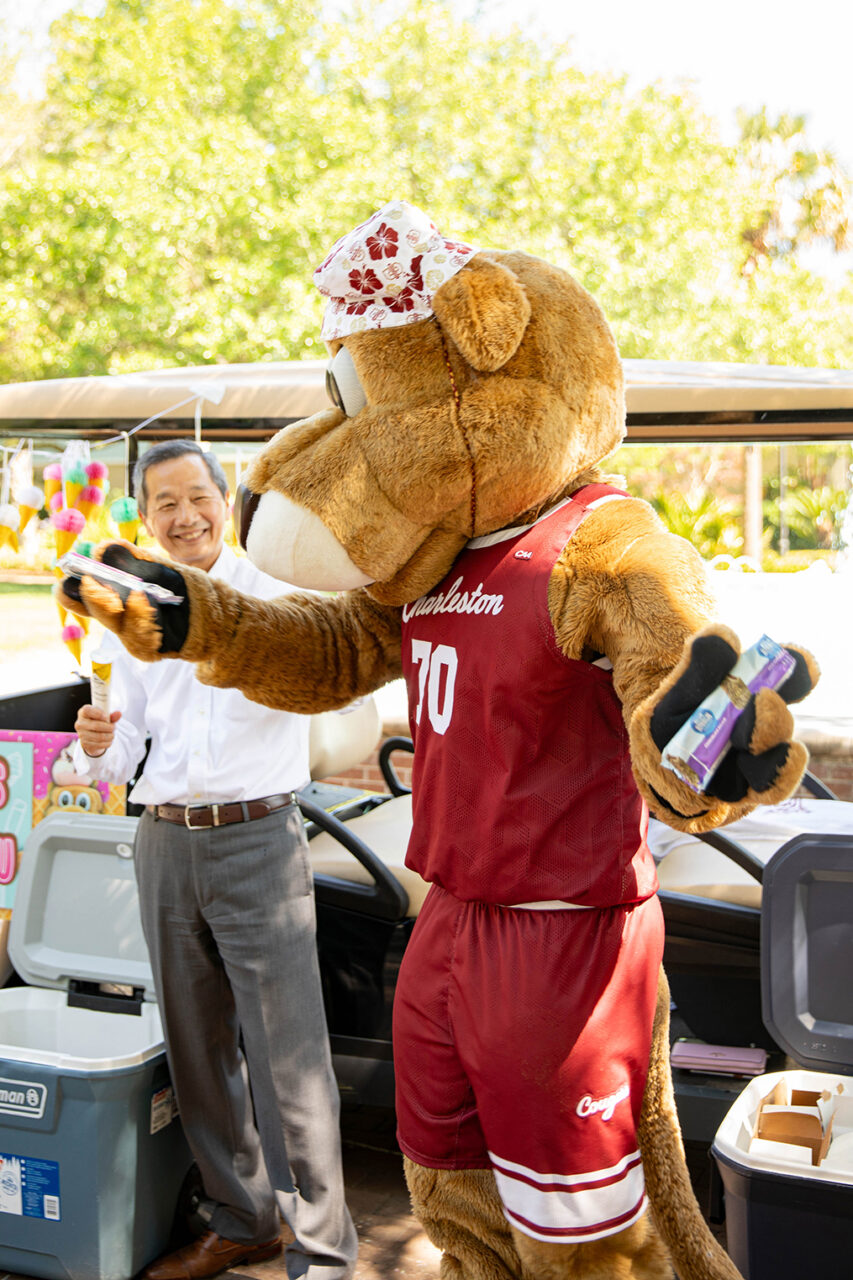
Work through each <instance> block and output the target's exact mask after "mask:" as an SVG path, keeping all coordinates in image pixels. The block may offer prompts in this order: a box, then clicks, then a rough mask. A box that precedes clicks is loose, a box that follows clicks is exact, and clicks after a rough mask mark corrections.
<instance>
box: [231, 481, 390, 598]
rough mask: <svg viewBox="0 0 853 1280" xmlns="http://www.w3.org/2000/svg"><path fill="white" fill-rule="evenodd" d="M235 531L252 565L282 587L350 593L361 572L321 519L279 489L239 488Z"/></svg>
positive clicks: (360, 582)
mask: <svg viewBox="0 0 853 1280" xmlns="http://www.w3.org/2000/svg"><path fill="white" fill-rule="evenodd" d="M234 527H235V529H236V530H237V536H238V537H239V539H240V545H241V546H242V547H243V548H244V549H245V551H246V553H247V555H248V557H249V559H250V560H251V561H252V563H253V564H255V565H257V567H258V568H259V569H262V570H263V572H264V573H268V574H269V575H270V576H271V577H273V578H278V579H279V581H281V582H288V583H290V584H291V585H292V586H294V587H307V588H312V589H314V590H316V591H352V590H353V589H354V588H356V587H366V586H369V585H370V583H371V582H373V578H371V577H369V576H368V575H367V574H365V573H363V572H362V571H361V569H359V568H358V566H357V565H355V564H353V562H352V560H351V559H350V558H349V556H348V555H347V553H346V551H345V550H344V548H343V547H342V545H341V544H340V542H339V541H338V539H337V538H336V537H335V535H334V534H333V533H332V532H331V530H329V529H328V528H327V527H326V525H325V524H324V523H323V521H322V520H321V519H320V517H319V516H316V515H314V513H313V512H312V511H309V510H308V509H307V508H306V507H301V506H299V504H298V503H296V502H292V501H291V500H290V498H286V497H285V496H284V494H282V493H277V492H276V491H275V490H268V491H267V492H266V493H255V492H254V491H253V490H252V489H250V488H249V487H248V485H244V484H241V485H240V486H239V487H238V489H237V497H236V500H235V503H234Z"/></svg>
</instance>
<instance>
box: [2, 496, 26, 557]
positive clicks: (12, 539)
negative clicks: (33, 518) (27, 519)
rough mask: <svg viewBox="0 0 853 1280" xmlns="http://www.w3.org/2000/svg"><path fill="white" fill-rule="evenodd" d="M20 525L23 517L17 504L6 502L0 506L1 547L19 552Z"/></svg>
mask: <svg viewBox="0 0 853 1280" xmlns="http://www.w3.org/2000/svg"><path fill="white" fill-rule="evenodd" d="M20 525H21V517H20V515H19V514H18V508H17V507H16V506H15V504H14V503H13V502H4V503H3V504H2V505H0V547H11V548H12V550H13V551H17V550H18V530H19V528H20Z"/></svg>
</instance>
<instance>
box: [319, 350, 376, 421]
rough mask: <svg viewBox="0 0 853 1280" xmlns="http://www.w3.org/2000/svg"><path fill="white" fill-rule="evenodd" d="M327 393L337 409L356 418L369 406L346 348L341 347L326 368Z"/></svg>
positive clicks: (349, 416)
mask: <svg viewBox="0 0 853 1280" xmlns="http://www.w3.org/2000/svg"><path fill="white" fill-rule="evenodd" d="M326 393H327V394H328V397H329V399H330V400H331V402H332V404H333V405H334V406H335V408H336V409H340V411H341V413H345V414H346V415H347V417H348V418H354V417H355V415H356V414H357V413H361V411H362V409H363V408H364V406H365V405H366V404H367V396H366V395H365V394H364V390H363V388H362V385H361V383H360V382H359V380H358V374H357V373H356V371H355V365H354V364H353V359H352V356H351V355H350V353H349V352H348V351H347V349H346V347H341V349H340V351H339V352H338V353H337V355H336V356H335V358H334V359H333V360H330V361H329V363H328V365H327V366H326Z"/></svg>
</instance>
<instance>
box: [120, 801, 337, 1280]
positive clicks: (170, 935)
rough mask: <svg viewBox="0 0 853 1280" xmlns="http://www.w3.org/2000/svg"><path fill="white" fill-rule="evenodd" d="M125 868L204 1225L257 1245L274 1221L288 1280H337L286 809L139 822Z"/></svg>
mask: <svg viewBox="0 0 853 1280" xmlns="http://www.w3.org/2000/svg"><path fill="white" fill-rule="evenodd" d="M135 862H136V877H137V881H138V884H139V902H140V910H141V915H142V925H143V929H144V932H145V938H146V941H147V944H148V950H149V952H150V956H151V965H152V969H153V972H154V980H155V986H156V990H157V998H158V1001H159V1004H160V1010H161V1014H162V1018H163V1026H164V1033H165V1041H166V1051H167V1057H168V1060H169V1067H170V1071H171V1075H172V1083H173V1086H174V1089H175V1095H176V1098H177V1102H178V1107H179V1110H180V1115H181V1122H182V1124H183V1127H184V1131H185V1133H186V1136H187V1141H188V1143H189V1146H190V1149H191V1150H192V1153H193V1155H194V1157H195V1159H196V1161H197V1163H198V1166H199V1169H200V1171H201V1176H202V1181H203V1183H204V1188H205V1194H206V1195H207V1196H208V1197H209V1198H210V1200H211V1201H212V1202H213V1205H214V1207H213V1210H212V1213H211V1217H210V1226H211V1227H212V1228H213V1230H214V1231H216V1232H217V1233H218V1234H219V1235H222V1236H225V1237H226V1238H227V1239H229V1240H236V1241H239V1242H241V1243H243V1242H246V1243H252V1244H255V1243H261V1242H262V1241H266V1240H269V1239H271V1238H272V1237H273V1236H275V1235H277V1234H278V1231H279V1221H278V1212H279V1210H280V1211H281V1213H282V1215H283V1217H284V1218H285V1220H286V1222H287V1223H288V1225H289V1226H290V1228H291V1230H292V1231H293V1232H294V1234H295V1236H296V1240H295V1243H294V1244H292V1245H290V1246H289V1247H288V1248H287V1251H286V1255H285V1261H286V1265H287V1274H288V1276H289V1277H290V1280H296V1277H305V1280H347V1278H348V1277H350V1276H351V1275H352V1272H353V1269H354V1266H355V1256H356V1249H357V1242H356V1234H355V1229H354V1227H353V1224H352V1219H351V1218H350V1215H349V1211H348V1210H347V1206H346V1202H345V1199H344V1186H343V1174H342V1170H341V1149H340V1127H339V1112H340V1102H339V1096H338V1091H337V1086H336V1084H335V1078H334V1074H333V1071H332V1061H331V1054H330V1050H329V1041H328V1033H327V1028H326V1020H325V1014H324V1011H323V999H322V992H321V987H320V972H319V966H318V962H317V952H316V942H315V916H314V893H313V883H312V879H311V871H310V867H309V864H308V855H307V844H306V840H305V834H304V830H303V826H302V818H301V816H300V814H299V811H298V809H297V808H296V807H295V806H293V807H291V808H288V809H282V810H280V811H278V812H276V813H273V814H270V815H269V816H268V817H266V818H259V819H257V820H256V821H254V822H238V823H232V824H229V825H228V826H223V827H213V828H207V829H202V830H196V831H191V830H187V829H186V828H185V827H181V826H178V825H177V824H176V823H172V822H165V821H163V820H161V819H158V818H155V817H153V815H151V814H150V813H148V812H146V813H144V814H143V815H142V817H141V818H140V820H139V827H138V832H137V837H136V846H135ZM241 1034H242V1049H241V1043H240V1036H241Z"/></svg>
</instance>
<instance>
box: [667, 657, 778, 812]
mask: <svg viewBox="0 0 853 1280" xmlns="http://www.w3.org/2000/svg"><path fill="white" fill-rule="evenodd" d="M794 666H795V661H794V658H793V657H792V656H791V654H790V653H788V651H787V650H786V649H783V648H782V647H781V645H778V644H776V642H775V640H771V639H770V637H769V636H762V637H761V638H760V640H757V641H756V642H755V644H754V645H752V646H751V647H750V648H749V649H745V650H744V652H743V653H742V654H741V655H740V657H739V658H738V660H737V662H736V663H735V665H734V666H733V667H732V669H731V671H730V672H729V674H728V675H727V676H726V677H725V679H724V680H723V681H722V683H721V684H719V685H718V686H717V688H716V689H714V690H713V692H712V693H710V694H709V695H708V697H707V698H706V699H705V700H704V702H703V703H702V704H701V705H700V706H698V707H697V708H696V710H695V711H694V712H693V714H692V715H691V717H690V719H689V720H688V721H687V723H686V724H683V725H682V726H681V728H680V729H679V730H678V732H677V733H675V734H674V735H673V737H672V738H670V740H669V742H668V743H667V744H666V746H665V747H664V749H663V752H662V753H661V763H662V764H663V766H664V768H665V769H671V770H672V771H673V773H677V774H678V776H679V778H681V780H682V781H683V782H686V783H687V785H688V786H689V787H692V789H693V790H694V791H704V790H705V788H706V786H707V784H708V783H709V782H710V780H711V778H712V777H713V776H714V773H715V772H716V770H717V769H718V768H719V766H720V764H721V762H722V760H723V758H724V757H725V755H726V752H727V751H728V749H729V746H730V745H731V735H732V730H733V729H734V726H735V724H736V722H737V719H738V717H739V716H740V715H741V714H742V712H743V711H744V709H745V708H746V707H747V706H748V705H749V701H750V699H751V698H752V697H754V695H755V694H756V693H758V691H759V689H778V687H779V685H780V684H783V683H784V682H785V680H787V678H788V676H789V675H790V674H791V672H792V671H793V670H794Z"/></svg>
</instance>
